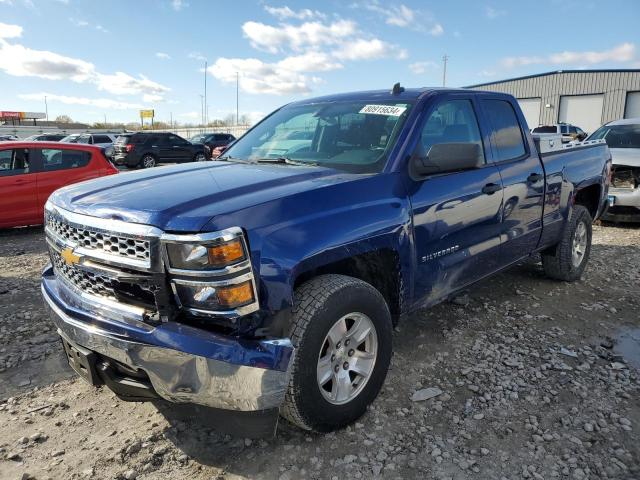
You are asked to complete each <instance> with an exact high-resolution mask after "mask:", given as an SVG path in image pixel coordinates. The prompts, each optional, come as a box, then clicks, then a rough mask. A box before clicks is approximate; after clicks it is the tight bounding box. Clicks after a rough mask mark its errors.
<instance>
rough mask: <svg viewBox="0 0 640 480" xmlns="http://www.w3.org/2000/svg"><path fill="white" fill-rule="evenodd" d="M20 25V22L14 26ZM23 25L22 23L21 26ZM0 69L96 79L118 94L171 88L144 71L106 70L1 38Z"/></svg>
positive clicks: (13, 32)
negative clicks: (148, 76)
mask: <svg viewBox="0 0 640 480" xmlns="http://www.w3.org/2000/svg"><path fill="white" fill-rule="evenodd" d="M13 27H16V26H13ZM18 28H19V27H18ZM0 32H3V33H2V34H3V35H5V37H6V35H10V36H13V37H15V36H17V35H18V33H19V32H21V29H20V30H17V29H16V28H12V29H6V28H2V27H0ZM0 70H3V71H4V72H5V73H7V74H8V75H12V76H15V77H38V78H45V79H47V80H71V81H72V82H76V83H92V84H94V85H96V86H97V88H98V89H99V90H103V91H107V92H109V93H113V94H117V95H137V94H142V93H146V94H153V95H162V94H164V93H166V92H168V91H169V90H170V89H169V88H168V87H166V86H164V85H162V84H160V83H157V82H154V81H153V80H150V79H149V78H147V77H145V76H144V75H139V76H138V77H133V76H131V75H129V74H127V73H124V72H116V73H114V74H104V73H101V72H98V71H97V70H96V67H95V65H94V64H93V63H90V62H87V61H84V60H81V59H79V58H73V57H67V56H65V55H60V54H57V53H55V52H50V51H48V50H35V49H32V48H29V47H25V46H24V45H20V44H11V43H9V42H7V41H6V40H4V39H3V38H0Z"/></svg>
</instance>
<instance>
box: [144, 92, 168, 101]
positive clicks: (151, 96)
mask: <svg viewBox="0 0 640 480" xmlns="http://www.w3.org/2000/svg"><path fill="white" fill-rule="evenodd" d="M142 100H143V101H144V102H145V103H157V102H162V101H163V100H164V98H163V96H162V95H156V94H153V93H145V94H144V95H142Z"/></svg>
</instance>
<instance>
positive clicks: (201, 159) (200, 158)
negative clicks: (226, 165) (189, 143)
mask: <svg viewBox="0 0 640 480" xmlns="http://www.w3.org/2000/svg"><path fill="white" fill-rule="evenodd" d="M206 160H207V156H206V155H205V154H204V153H202V152H200V153H196V155H195V156H194V157H193V161H194V162H205V161H206Z"/></svg>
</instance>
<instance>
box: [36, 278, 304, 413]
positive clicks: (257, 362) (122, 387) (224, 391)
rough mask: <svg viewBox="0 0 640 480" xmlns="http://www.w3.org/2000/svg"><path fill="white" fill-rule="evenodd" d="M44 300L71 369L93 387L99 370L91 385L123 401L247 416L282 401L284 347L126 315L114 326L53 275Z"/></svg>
mask: <svg viewBox="0 0 640 480" xmlns="http://www.w3.org/2000/svg"><path fill="white" fill-rule="evenodd" d="M42 294H43V297H44V299H45V305H46V306H47V309H48V310H49V313H50V316H51V318H52V320H53V322H54V324H55V325H56V327H57V329H58V333H59V334H60V336H61V337H62V338H63V340H64V343H65V350H67V355H68V356H69V358H70V363H71V365H72V367H74V369H75V370H76V371H77V372H78V373H79V374H80V375H81V376H84V377H85V378H87V377H89V379H94V376H95V372H93V371H91V370H93V369H94V368H95V364H96V362H97V363H98V364H99V365H100V368H101V369H102V370H101V371H100V372H98V375H97V376H96V378H98V379H99V382H100V383H105V384H106V385H107V386H108V387H110V388H111V389H112V390H114V391H115V392H116V393H117V394H120V395H121V396H123V397H129V399H136V400H141V399H146V398H147V397H148V398H152V397H154V396H157V397H160V398H163V399H165V400H168V401H170V402H174V403H192V404H197V405H203V406H207V407H214V408H219V409H226V410H235V411H244V412H251V411H259V410H268V409H273V408H278V407H279V406H280V405H281V403H282V401H283V400H284V395H285V392H286V389H287V385H288V381H289V365H290V363H291V360H292V357H293V353H294V349H293V346H292V345H291V342H290V341H289V339H277V340H243V339H239V338H236V337H231V336H226V335H222V334H216V333H212V332H209V331H204V330H201V329H197V328H194V327H190V326H188V325H184V324H180V323H178V322H165V323H162V324H159V325H156V326H152V325H149V324H146V323H143V322H139V321H138V320H137V316H136V315H131V317H130V318H128V316H127V313H126V312H120V320H118V321H116V320H113V319H110V318H107V317H106V316H104V317H103V316H101V315H99V313H96V308H95V305H93V306H92V308H83V302H86V299H83V298H81V297H80V296H78V295H77V294H76V293H75V292H73V291H71V290H70V289H68V288H67V287H66V285H65V284H64V283H63V282H61V281H60V280H58V279H56V277H55V276H54V274H53V269H52V268H51V267H48V268H47V269H46V270H45V271H44V272H43V276H42ZM89 312H91V313H89ZM75 357H77V358H75ZM92 357H95V358H92ZM74 358H75V360H74ZM87 359H89V362H91V363H92V364H88V363H87ZM74 362H75V363H76V364H75V365H74ZM87 369H88V370H89V371H85V370H87ZM92 383H94V384H96V382H95V381H92Z"/></svg>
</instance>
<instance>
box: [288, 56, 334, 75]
mask: <svg viewBox="0 0 640 480" xmlns="http://www.w3.org/2000/svg"><path fill="white" fill-rule="evenodd" d="M277 65H278V67H279V68H282V69H285V70H289V71H291V72H328V71H330V70H337V69H339V68H342V64H340V63H338V62H335V61H333V60H332V59H331V57H330V56H329V55H327V54H326V53H323V52H307V53H304V54H302V55H295V56H292V57H287V58H285V59H283V60H280V61H279V62H278V63H277Z"/></svg>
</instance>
